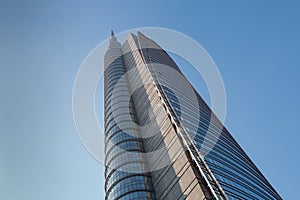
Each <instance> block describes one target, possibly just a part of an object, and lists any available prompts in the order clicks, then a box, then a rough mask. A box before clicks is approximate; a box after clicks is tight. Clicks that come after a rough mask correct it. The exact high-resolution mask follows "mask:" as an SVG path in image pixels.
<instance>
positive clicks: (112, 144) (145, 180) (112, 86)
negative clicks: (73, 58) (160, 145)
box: [104, 36, 154, 200]
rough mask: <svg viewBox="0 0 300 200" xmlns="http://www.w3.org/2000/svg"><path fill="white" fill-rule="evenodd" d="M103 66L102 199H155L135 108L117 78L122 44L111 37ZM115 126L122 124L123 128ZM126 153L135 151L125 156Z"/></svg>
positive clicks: (125, 85)
mask: <svg viewBox="0 0 300 200" xmlns="http://www.w3.org/2000/svg"><path fill="white" fill-rule="evenodd" d="M104 65H105V75H104V91H105V100H104V111H105V153H106V157H105V166H106V169H105V192H106V197H105V199H106V200H117V199H122V200H123V199H124V200H125V199H126V200H127V199H141V200H144V199H145V200H146V199H154V193H153V189H152V184H151V177H150V175H149V174H148V173H145V169H146V166H145V162H144V161H143V158H142V155H140V152H144V150H143V143H142V141H141V140H140V139H138V137H137V134H138V133H137V130H136V127H135V123H133V122H132V119H134V120H135V109H134V106H133V105H132V104H129V106H128V102H129V98H130V97H129V88H128V82H127V80H126V79H125V80H123V79H122V81H119V79H120V78H121V77H122V76H123V75H124V74H125V67H124V61H123V57H122V52H121V45H120V44H119V43H118V42H117V41H116V38H115V37H114V36H112V38H111V39H110V46H109V49H108V51H107V52H106V54H105V64H104ZM113 93H114V95H113ZM117 122H118V123H117ZM122 124H123V125H122ZM118 125H119V126H120V125H122V129H121V128H120V127H119V126H118ZM127 152H134V154H132V155H130V156H128V154H127ZM131 172H134V173H131Z"/></svg>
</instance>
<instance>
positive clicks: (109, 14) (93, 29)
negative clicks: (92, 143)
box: [0, 0, 300, 200]
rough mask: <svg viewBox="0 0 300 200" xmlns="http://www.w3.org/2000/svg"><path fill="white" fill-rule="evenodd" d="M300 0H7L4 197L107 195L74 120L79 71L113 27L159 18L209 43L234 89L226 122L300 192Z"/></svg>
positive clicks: (1, 152)
mask: <svg viewBox="0 0 300 200" xmlns="http://www.w3.org/2000/svg"><path fill="white" fill-rule="evenodd" d="M299 4H300V3H298V1H272V2H270V1H269V2H267V1H262V0H257V1H255V0H252V1H248V0H244V1H233V0H228V1H215V0H213V1H194V2H185V3H184V2H181V3H180V2H179V1H178V2H175V1H134V0H131V1H119V2H116V1H66V0H62V1H55V0H54V1H47V2H46V1H33V0H28V1H14V0H10V1H8V0H2V1H1V2H0V97H1V98H0V198H1V199H6V200H17V199H24V200H27V199H28V200H35V199H44V200H52V199H56V200H65V199H73V200H81V199H90V200H101V199H103V197H104V190H103V183H104V178H103V166H101V165H100V164H99V163H98V162H97V161H95V160H94V159H93V158H92V157H91V156H90V155H89V154H88V153H87V152H86V151H85V149H84V147H83V146H82V145H81V143H80V140H79V138H78V136H77V133H76V130H75V126H74V122H73V116H72V87H73V83H74V80H75V75H76V73H77V70H78V69H79V66H80V64H81V63H82V61H83V59H84V58H85V57H86V55H87V54H88V53H89V52H90V51H91V49H92V48H94V47H95V46H96V45H97V44H98V43H100V42H101V41H103V40H104V39H106V38H107V37H108V36H109V33H110V30H111V29H113V30H115V32H121V31H124V30H128V29H131V28H138V27H146V26H157V27H164V28H170V29H174V30H177V31H180V32H182V33H185V34H186V35H188V36H190V37H192V38H194V39H195V40H196V41H197V42H199V43H200V44H201V45H202V46H203V47H204V48H205V49H206V50H207V51H208V53H209V54H210V56H211V57H212V58H213V60H214V61H215V63H216V64H217V66H218V67H219V70H220V72H221V74H222V77H223V81H224V84H225V88H226V94H227V118H226V122H225V125H226V127H227V128H228V129H229V131H230V132H231V133H232V135H233V136H234V137H235V138H236V140H237V141H238V142H239V144H240V145H241V146H242V147H243V148H244V150H245V151H246V152H247V154H248V155H249V156H250V158H251V159H252V160H253V161H254V163H255V164H256V165H257V166H258V168H259V169H260V170H261V171H262V172H263V174H264V175H265V176H266V177H267V179H268V180H269V181H270V182H271V184H272V185H273V186H274V187H275V189H276V190H277V191H278V192H279V193H280V195H281V196H282V197H283V198H284V199H297V197H298V194H297V193H298V187H297V186H298V181H297V180H298V179H300V173H299V168H300V159H299V154H298V153H299V146H300V142H299V141H300V135H299V133H300V128H299V126H298V124H299V116H298V113H299V112H300V108H299V104H298V103H299V102H300V95H299V86H298V85H299V77H300V61H299V52H300V38H299V35H300V28H299V20H300V13H299V9H300V5H299ZM186 73H189V71H187V72H186ZM195 84H197V83H195ZM199 92H200V94H201V91H199Z"/></svg>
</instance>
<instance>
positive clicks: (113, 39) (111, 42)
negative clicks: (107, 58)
mask: <svg viewBox="0 0 300 200" xmlns="http://www.w3.org/2000/svg"><path fill="white" fill-rule="evenodd" d="M113 47H119V48H120V47H121V44H120V43H119V42H118V41H117V38H116V36H115V34H114V31H113V30H111V33H110V39H109V48H113Z"/></svg>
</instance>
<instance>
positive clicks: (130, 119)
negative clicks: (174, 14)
mask: <svg viewBox="0 0 300 200" xmlns="http://www.w3.org/2000/svg"><path fill="white" fill-rule="evenodd" d="M163 66H168V67H169V68H166V67H163ZM133 68H134V69H137V70H135V71H134V72H133V73H132V74H130V75H126V76H125V77H126V78H125V79H121V77H122V76H124V74H125V73H127V72H128V71H130V70H131V69H133ZM170 69H172V70H173V72H172V70H170ZM176 73H177V74H179V75H180V76H175V75H176ZM104 83H105V86H104V89H105V101H104V106H105V134H106V135H105V144H106V145H105V153H106V159H105V164H106V170H105V179H106V182H105V191H106V199H107V200H108V199H274V200H275V199H281V197H280V196H279V195H278V193H277V192H276V191H275V190H274V188H273V187H272V186H271V185H270V183H269V182H268V181H267V180H266V178H265V177H264V176H263V175H262V173H261V172H260V171H259V169H258V168H257V167H256V166H255V165H254V163H253V162H252V161H251V160H250V158H249V157H248V156H247V155H246V153H245V152H244V151H243V150H242V148H241V147H240V146H239V145H238V143H237V142H236V141H235V140H234V138H233V137H232V136H231V134H230V133H229V132H228V131H227V129H226V128H225V127H224V126H223V124H222V123H221V122H220V121H219V120H218V118H217V117H216V116H215V115H214V113H213V112H212V111H211V109H210V108H209V107H208V105H207V104H206V103H205V102H204V100H203V99H202V98H201V96H200V95H199V94H198V93H197V92H196V90H195V89H194V88H193V87H192V86H191V85H190V83H189V81H188V80H187V79H186V78H185V77H184V75H183V74H182V72H181V71H180V69H179V67H178V66H177V65H176V63H175V62H174V61H173V60H172V58H171V57H170V56H169V55H168V54H167V53H166V52H165V51H164V50H163V49H162V48H161V47H160V46H159V45H157V44H156V43H155V42H154V41H152V40H150V39H149V38H147V37H146V36H144V35H143V34H141V33H138V35H137V36H135V35H133V34H130V35H129V37H128V38H127V39H126V40H125V42H124V44H123V45H121V44H120V43H118V42H117V41H116V38H115V37H114V36H112V37H111V39H110V46H109V49H108V51H107V52H106V55H105V76H104ZM139 84H141V85H142V87H141V86H140V87H139V88H138V89H137V90H134V86H135V85H139ZM187 88H189V89H187ZM132 90H134V91H132ZM183 102H184V103H183ZM150 115H153V116H154V117H153V116H152V117H153V119H155V121H156V124H155V125H154V126H151V127H150V128H149V129H147V130H144V129H143V131H141V129H140V127H143V126H146V125H149V123H150V121H151V119H150V118H151V117H150ZM153 133H156V134H154V135H153V136H152V134H153ZM149 135H150V136H149ZM142 136H143V137H142ZM145 136H149V137H145ZM175 147H176V148H175ZM160 148H166V151H165V154H164V155H159V156H157V157H151V156H148V157H147V156H145V153H146V152H152V151H155V150H158V149H160ZM174 149H175V150H174ZM128 152H130V154H129V153H128ZM163 160H171V161H172V163H171V164H169V165H167V166H164V167H161V168H158V167H157V166H159V163H160V162H162V161H163ZM149 169H153V170H149ZM148 171H150V172H148Z"/></svg>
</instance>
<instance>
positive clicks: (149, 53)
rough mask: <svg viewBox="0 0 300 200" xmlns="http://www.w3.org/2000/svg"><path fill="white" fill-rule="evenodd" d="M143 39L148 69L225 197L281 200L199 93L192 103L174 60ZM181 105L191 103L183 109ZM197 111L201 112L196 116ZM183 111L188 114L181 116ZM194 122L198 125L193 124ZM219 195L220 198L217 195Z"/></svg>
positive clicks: (184, 80)
mask: <svg viewBox="0 0 300 200" xmlns="http://www.w3.org/2000/svg"><path fill="white" fill-rule="evenodd" d="M140 38H141V40H144V43H147V44H144V47H146V46H150V47H151V48H142V49H143V56H144V57H145V60H146V62H147V64H148V65H147V66H148V67H149V68H152V70H151V71H152V72H153V76H155V77H156V79H155V80H156V84H160V85H162V93H163V95H165V96H166V98H167V99H168V102H169V103H170V106H171V107H172V109H173V110H174V113H175V115H176V116H174V117H176V118H178V119H180V121H181V122H182V124H183V125H184V129H185V130H186V132H187V134H188V135H189V137H190V138H191V139H192V141H193V143H194V145H195V147H196V148H197V150H198V152H199V153H200V154H203V155H205V157H204V159H205V163H206V164H207V166H208V167H209V170H210V171H211V172H212V173H213V176H214V177H215V178H216V179H217V181H218V184H219V185H220V186H221V189H222V190H223V191H224V192H225V194H226V197H227V198H228V199H274V200H275V199H281V197H280V196H279V195H278V194H277V192H276V191H275V190H274V189H273V187H272V186H271V185H270V183H269V182H268V181H267V180H266V178H265V177H264V176H263V175H262V174H261V172H260V171H259V170H258V168H257V167H256V166H255V165H254V164H253V162H252V161H251V160H250V159H249V157H248V156H247V155H246V153H245V152H244V151H243V150H242V148H241V147H240V146H239V145H238V143H237V142H236V141H235V140H234V139H233V137H232V136H231V135H230V133H229V132H228V131H227V129H226V128H225V127H224V126H223V125H222V124H221V123H220V122H219V120H218V119H217V117H216V116H215V115H214V114H213V113H212V111H211V109H210V108H209V107H208V106H207V104H206V103H205V102H204V100H203V99H202V98H201V97H200V95H199V94H198V93H197V92H196V90H194V94H196V96H197V101H191V100H190V99H192V98H193V97H192V96H191V93H187V92H186V90H185V88H187V87H186V84H189V82H188V80H186V78H185V77H184V75H183V74H182V73H181V71H180V69H179V68H178V67H177V65H176V64H175V62H174V61H173V60H172V59H171V57H170V56H169V55H168V54H167V53H166V52H165V51H164V50H162V49H161V48H160V47H159V46H158V45H157V44H156V43H154V42H153V41H152V40H149V39H147V38H145V36H143V35H140ZM149 43H151V44H149ZM161 65H166V66H168V67H171V68H172V69H174V70H176V71H178V72H179V73H180V74H181V75H182V76H180V77H179V79H178V78H177V79H176V78H174V77H171V76H169V73H170V70H168V69H167V70H166V68H164V67H161ZM180 78H181V79H180ZM165 85H167V86H168V85H173V86H175V87H176V90H177V94H179V95H177V96H175V95H174V92H172V91H171V90H170V88H168V87H165ZM189 85H190V84H189ZM190 87H192V86H191V85H190ZM178 99H179V100H178ZM178 101H181V102H188V103H186V104H184V105H182V104H181V105H180V104H179V103H178ZM183 106H185V107H183ZM198 110H199V111H200V112H195V111H198ZM183 111H184V112H186V113H184V114H183V113H181V112H183ZM199 115H200V117H199ZM195 121H196V122H198V123H191V122H195ZM209 125H210V126H209ZM211 148H212V149H211ZM208 152H209V153H208ZM207 153H208V154H207ZM204 171H205V169H204ZM216 193H217V194H218V191H216Z"/></svg>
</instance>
